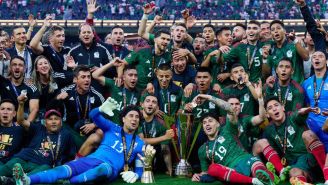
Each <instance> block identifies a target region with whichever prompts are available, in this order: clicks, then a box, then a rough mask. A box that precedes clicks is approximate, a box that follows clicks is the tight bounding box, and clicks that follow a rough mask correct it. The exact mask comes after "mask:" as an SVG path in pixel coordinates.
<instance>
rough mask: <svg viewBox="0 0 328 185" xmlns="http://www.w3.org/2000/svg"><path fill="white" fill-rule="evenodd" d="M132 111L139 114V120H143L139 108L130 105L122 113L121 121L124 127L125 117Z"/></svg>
mask: <svg viewBox="0 0 328 185" xmlns="http://www.w3.org/2000/svg"><path fill="white" fill-rule="evenodd" d="M131 111H137V112H138V114H139V118H140V119H141V113H140V110H139V108H138V107H137V106H135V105H128V106H126V107H125V108H124V109H123V110H122V111H121V113H120V121H121V123H122V125H123V117H125V116H126V115H127V114H128V113H129V112H131Z"/></svg>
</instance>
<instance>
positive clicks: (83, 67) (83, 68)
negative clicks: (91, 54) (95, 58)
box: [73, 65, 90, 77]
mask: <svg viewBox="0 0 328 185" xmlns="http://www.w3.org/2000/svg"><path fill="white" fill-rule="evenodd" d="M80 71H83V72H87V71H89V72H90V67H89V66H87V65H78V66H77V67H76V68H75V69H74V71H73V73H74V77H78V76H79V73H80Z"/></svg>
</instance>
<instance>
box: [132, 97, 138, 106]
mask: <svg viewBox="0 0 328 185" xmlns="http://www.w3.org/2000/svg"><path fill="white" fill-rule="evenodd" d="M137 102H138V99H137V98H136V97H134V98H133V100H132V104H133V105H136V104H137Z"/></svg>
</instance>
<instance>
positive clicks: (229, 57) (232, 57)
mask: <svg viewBox="0 0 328 185" xmlns="http://www.w3.org/2000/svg"><path fill="white" fill-rule="evenodd" d="M239 54H240V53H239V49H238V47H235V48H232V49H231V50H230V52H229V53H228V54H223V60H224V61H225V62H235V61H236V60H237V59H238V57H239Z"/></svg>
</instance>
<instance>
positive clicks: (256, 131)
mask: <svg viewBox="0 0 328 185" xmlns="http://www.w3.org/2000/svg"><path fill="white" fill-rule="evenodd" d="M252 119H253V116H245V117H242V118H239V120H238V139H239V141H240V143H241V144H242V146H243V147H244V149H245V150H246V151H247V152H250V153H251V152H252V147H253V144H254V143H255V141H257V139H258V138H259V137H260V134H261V131H260V128H259V127H258V126H253V124H252Z"/></svg>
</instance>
